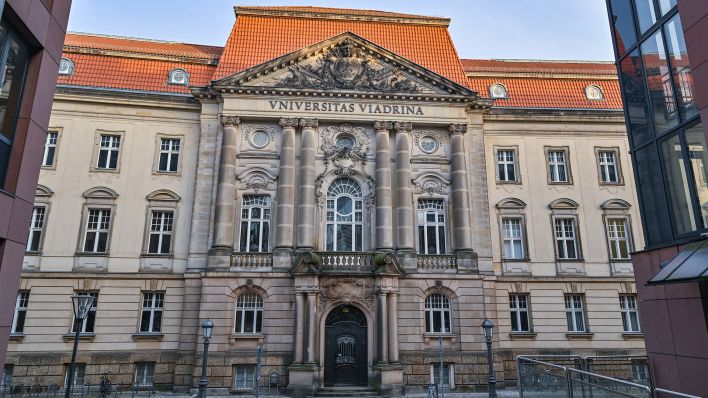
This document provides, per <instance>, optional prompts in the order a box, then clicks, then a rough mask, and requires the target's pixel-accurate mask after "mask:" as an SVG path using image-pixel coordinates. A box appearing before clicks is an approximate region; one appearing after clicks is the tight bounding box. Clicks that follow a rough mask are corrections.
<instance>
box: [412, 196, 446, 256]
mask: <svg viewBox="0 0 708 398" xmlns="http://www.w3.org/2000/svg"><path fill="white" fill-rule="evenodd" d="M445 224H446V222H445V204H444V202H443V201H442V200H440V199H421V200H419V201H418V253H419V254H446V253H447V249H446V244H445V243H446V242H445Z"/></svg>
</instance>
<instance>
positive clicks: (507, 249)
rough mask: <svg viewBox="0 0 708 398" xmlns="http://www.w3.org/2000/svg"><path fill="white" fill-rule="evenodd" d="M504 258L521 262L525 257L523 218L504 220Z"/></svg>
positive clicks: (502, 223) (502, 225) (502, 224)
mask: <svg viewBox="0 0 708 398" xmlns="http://www.w3.org/2000/svg"><path fill="white" fill-rule="evenodd" d="M501 227H502V242H503V257H504V259H507V260H520V259H523V258H525V255H524V229H523V225H522V223H521V218H502V222H501Z"/></svg>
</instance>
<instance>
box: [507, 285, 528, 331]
mask: <svg viewBox="0 0 708 398" xmlns="http://www.w3.org/2000/svg"><path fill="white" fill-rule="evenodd" d="M520 297H523V298H524V300H525V301H526V308H522V307H521V306H520V301H519V300H518V298H520ZM522 313H526V324H527V325H528V330H522V329H523V328H522V327H521V325H522V322H521V314H522ZM509 315H510V317H511V320H512V322H511V324H510V325H509V327H510V328H511V333H513V334H524V333H527V334H528V333H533V322H532V318H531V295H530V294H528V293H509ZM514 319H515V320H516V325H517V326H518V330H514V322H513V321H514Z"/></svg>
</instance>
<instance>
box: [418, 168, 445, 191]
mask: <svg viewBox="0 0 708 398" xmlns="http://www.w3.org/2000/svg"><path fill="white" fill-rule="evenodd" d="M449 186H450V182H449V181H448V180H446V179H444V178H442V177H440V176H438V175H436V174H432V173H429V174H423V175H421V176H418V177H416V178H415V179H414V180H413V188H414V192H415V193H416V194H418V195H420V194H438V195H447V194H448V187H449Z"/></svg>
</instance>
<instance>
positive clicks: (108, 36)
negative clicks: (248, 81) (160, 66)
mask: <svg viewBox="0 0 708 398" xmlns="http://www.w3.org/2000/svg"><path fill="white" fill-rule="evenodd" d="M66 33H67V34H71V35H76V36H89V37H100V38H105V39H118V40H132V41H144V42H147V43H159V44H182V45H189V46H201V47H214V48H221V49H223V48H224V46H216V45H212V44H200V43H187V42H182V41H172V40H160V39H148V38H144V37H132V36H121V35H109V34H103V33H90V32H76V31H67V32H66Z"/></svg>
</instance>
